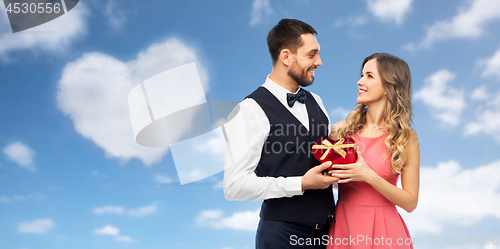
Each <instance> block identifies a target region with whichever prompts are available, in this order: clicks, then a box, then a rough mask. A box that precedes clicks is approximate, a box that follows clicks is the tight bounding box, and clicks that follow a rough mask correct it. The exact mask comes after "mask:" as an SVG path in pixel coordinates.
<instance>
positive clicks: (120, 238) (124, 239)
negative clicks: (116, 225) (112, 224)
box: [115, 236, 134, 243]
mask: <svg viewBox="0 0 500 249" xmlns="http://www.w3.org/2000/svg"><path fill="white" fill-rule="evenodd" d="M115 240H116V241H118V242H126V243H132V242H134V240H133V239H132V238H130V237H129V236H118V237H116V238H115Z"/></svg>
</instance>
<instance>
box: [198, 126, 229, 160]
mask: <svg viewBox="0 0 500 249" xmlns="http://www.w3.org/2000/svg"><path fill="white" fill-rule="evenodd" d="M195 149H196V150H197V151H198V152H204V153H206V152H208V153H210V154H212V155H217V156H220V158H224V152H225V150H226V140H225V139H224V134H223V133H222V132H221V133H215V134H214V135H213V136H212V137H211V138H209V139H208V140H206V141H205V142H203V143H197V144H196V147H195Z"/></svg>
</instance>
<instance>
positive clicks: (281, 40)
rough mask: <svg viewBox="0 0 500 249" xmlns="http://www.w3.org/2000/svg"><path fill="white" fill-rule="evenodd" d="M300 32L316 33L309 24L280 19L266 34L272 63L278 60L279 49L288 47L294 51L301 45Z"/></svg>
mask: <svg viewBox="0 0 500 249" xmlns="http://www.w3.org/2000/svg"><path fill="white" fill-rule="evenodd" d="M302 34H318V33H317V32H316V30H315V29H314V28H313V27H311V25H309V24H307V23H305V22H303V21H300V20H296V19H281V21H280V22H279V23H278V24H276V26H274V27H273V29H271V31H269V34H268V35H267V46H268V47H269V53H270V54H271V58H272V59H273V65H275V64H276V62H277V61H278V57H279V56H280V52H281V50H283V49H284V48H288V49H290V51H291V52H292V53H296V52H297V49H298V48H299V47H300V46H302V38H301V37H300V36H301V35H302Z"/></svg>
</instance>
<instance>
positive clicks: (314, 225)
mask: <svg viewBox="0 0 500 249" xmlns="http://www.w3.org/2000/svg"><path fill="white" fill-rule="evenodd" d="M332 221H333V215H330V216H329V217H328V219H326V223H325V224H314V223H301V222H296V223H297V224H299V225H303V226H308V227H313V228H314V229H317V230H321V229H327V228H329V227H330V225H331V224H332Z"/></svg>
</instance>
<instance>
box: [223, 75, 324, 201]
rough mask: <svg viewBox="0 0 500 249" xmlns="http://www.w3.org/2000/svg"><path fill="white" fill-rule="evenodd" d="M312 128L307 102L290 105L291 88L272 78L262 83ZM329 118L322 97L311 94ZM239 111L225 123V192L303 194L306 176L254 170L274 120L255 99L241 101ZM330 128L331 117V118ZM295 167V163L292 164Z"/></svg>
mask: <svg viewBox="0 0 500 249" xmlns="http://www.w3.org/2000/svg"><path fill="white" fill-rule="evenodd" d="M262 86H263V87H265V88H266V89H267V90H269V91H270V92H271V93H272V94H273V95H274V96H275V97H276V98H277V99H278V100H279V101H280V102H281V104H283V106H284V107H285V108H286V109H287V110H288V111H290V113H292V114H293V115H294V116H295V117H296V118H297V119H298V120H299V121H300V122H301V123H302V124H303V125H304V126H305V128H306V129H307V130H309V116H308V114H307V109H306V105H305V104H302V103H299V102H298V101H297V102H295V104H294V105H293V107H289V106H288V102H287V100H286V95H287V93H290V91H288V90H287V89H285V88H283V87H282V86H280V85H278V84H276V83H275V82H273V81H272V80H271V79H270V78H269V77H267V78H266V81H265V83H264V84H263V85H262ZM311 94H312V95H313V96H314V99H315V100H316V102H317V103H318V105H319V106H320V108H321V110H323V112H324V113H325V115H326V117H327V118H328V113H327V112H326V110H325V107H324V106H323V101H322V100H321V98H320V97H319V96H318V95H316V94H314V93H311ZM239 107H240V108H239V112H238V113H237V114H236V116H235V117H234V118H233V119H231V120H230V121H229V122H228V123H226V125H225V129H226V134H227V139H228V146H227V147H226V156H225V170H224V195H225V197H226V199H228V200H249V201H253V200H264V199H270V198H280V197H292V196H294V195H302V194H303V191H302V176H293V177H258V176H256V175H255V173H254V170H255V168H256V167H257V164H258V163H259V161H260V157H261V153H262V149H263V147H264V143H265V141H266V140H267V137H268V135H269V131H270V123H269V119H268V118H267V116H266V114H265V113H264V110H262V108H261V107H260V105H259V104H257V102H256V101H255V100H253V99H250V98H248V99H245V100H243V101H242V102H241V103H240V104H239ZM328 127H329V129H330V119H329V118H328ZM291 167H293V165H291Z"/></svg>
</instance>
